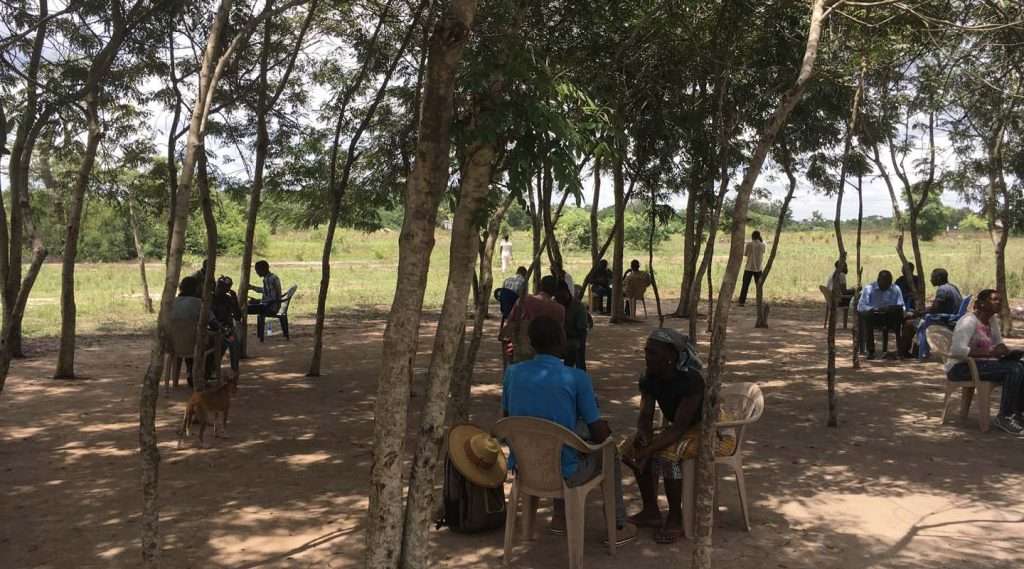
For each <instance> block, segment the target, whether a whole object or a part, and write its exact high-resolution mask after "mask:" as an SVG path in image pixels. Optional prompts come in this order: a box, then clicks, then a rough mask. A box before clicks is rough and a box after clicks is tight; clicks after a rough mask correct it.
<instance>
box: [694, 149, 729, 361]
mask: <svg viewBox="0 0 1024 569" xmlns="http://www.w3.org/2000/svg"><path fill="white" fill-rule="evenodd" d="M719 183H720V186H719V190H718V195H717V196H716V197H715V202H714V203H712V204H710V205H708V206H705V207H706V208H707V213H706V215H707V218H708V221H707V222H706V226H707V227H709V228H710V229H709V230H708V240H707V242H705V244H704V256H703V257H702V258H701V262H700V266H699V267H698V268H697V272H696V273H695V274H694V276H693V281H692V282H691V283H690V293H689V300H690V308H689V311H688V312H689V314H690V317H689V322H688V324H689V333H690V338H692V339H693V342H694V343H696V342H697V316H698V313H699V312H700V311H699V310H698V308H697V306H698V304H700V287H701V282H702V281H703V280H704V277H705V275H706V276H707V277H708V328H709V329H710V328H711V324H712V321H713V313H712V309H713V308H714V306H713V305H714V292H715V291H714V290H713V289H712V286H711V265H712V263H714V262H715V241H716V240H717V239H718V226H719V224H720V222H721V218H722V206H723V205H724V203H725V194H726V192H728V191H729V171H728V169H727V168H726V167H725V166H724V164H723V167H722V170H721V180H720V182H719Z"/></svg>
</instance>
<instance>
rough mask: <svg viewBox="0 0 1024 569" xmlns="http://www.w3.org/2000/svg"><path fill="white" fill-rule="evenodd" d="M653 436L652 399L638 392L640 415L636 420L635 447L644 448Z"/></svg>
mask: <svg viewBox="0 0 1024 569" xmlns="http://www.w3.org/2000/svg"><path fill="white" fill-rule="evenodd" d="M653 436H654V398H653V397H651V396H650V395H647V394H646V393H644V392H642V391H641V392H640V414H639V415H638V416H637V418H636V446H637V447H640V448H642V447H645V446H647V445H649V444H650V443H651V438H652V437H653Z"/></svg>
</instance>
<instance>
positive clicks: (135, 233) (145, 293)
mask: <svg viewBox="0 0 1024 569" xmlns="http://www.w3.org/2000/svg"><path fill="white" fill-rule="evenodd" d="M133 201H134V200H133V198H132V197H131V196H128V199H126V200H125V202H126V203H127V205H128V224H129V225H130V226H131V228H132V242H133V243H134V244H135V257H136V258H137V259H138V260H139V278H140V279H141V280H142V306H143V308H145V309H146V313H147V314H153V299H152V298H151V297H150V296H149V279H147V278H146V250H145V249H144V248H143V246H142V238H141V237H139V220H138V219H137V218H136V217H135V206H134V205H133V204H132V202H133Z"/></svg>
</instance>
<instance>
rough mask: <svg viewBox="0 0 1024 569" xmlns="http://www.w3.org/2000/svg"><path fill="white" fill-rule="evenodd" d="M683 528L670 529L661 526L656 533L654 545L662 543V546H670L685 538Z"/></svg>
mask: <svg viewBox="0 0 1024 569" xmlns="http://www.w3.org/2000/svg"><path fill="white" fill-rule="evenodd" d="M683 535H684V534H683V528H681V527H679V528H669V527H666V526H661V528H660V529H659V530H658V531H656V532H654V543H660V544H662V545H670V544H673V543H675V542H677V541H679V538H681V537H683Z"/></svg>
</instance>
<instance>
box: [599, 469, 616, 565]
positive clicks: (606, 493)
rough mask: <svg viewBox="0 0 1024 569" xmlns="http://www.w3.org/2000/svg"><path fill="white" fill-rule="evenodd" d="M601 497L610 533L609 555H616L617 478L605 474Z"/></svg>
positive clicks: (607, 528)
mask: <svg viewBox="0 0 1024 569" xmlns="http://www.w3.org/2000/svg"><path fill="white" fill-rule="evenodd" d="M601 495H602V501H603V502H604V525H605V530H606V531H607V533H608V555H615V540H616V539H617V536H616V535H615V534H616V528H615V476H613V475H612V474H611V473H607V474H604V480H602V481H601Z"/></svg>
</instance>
